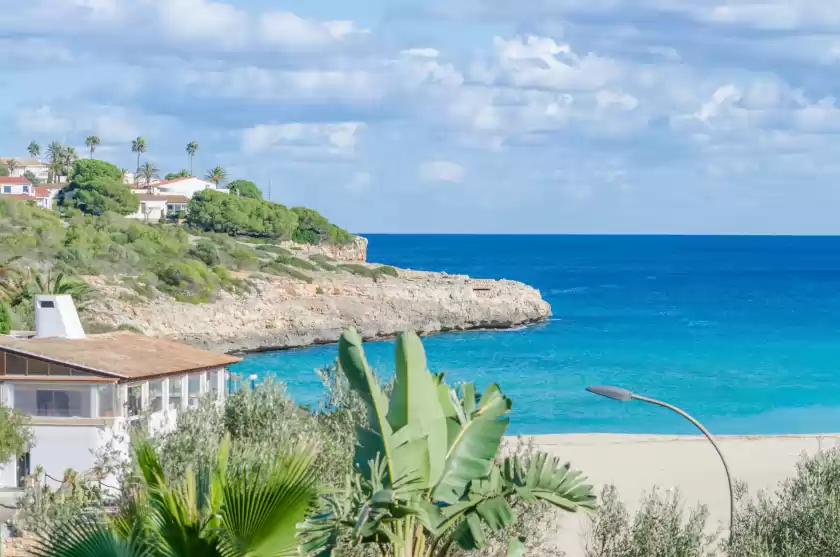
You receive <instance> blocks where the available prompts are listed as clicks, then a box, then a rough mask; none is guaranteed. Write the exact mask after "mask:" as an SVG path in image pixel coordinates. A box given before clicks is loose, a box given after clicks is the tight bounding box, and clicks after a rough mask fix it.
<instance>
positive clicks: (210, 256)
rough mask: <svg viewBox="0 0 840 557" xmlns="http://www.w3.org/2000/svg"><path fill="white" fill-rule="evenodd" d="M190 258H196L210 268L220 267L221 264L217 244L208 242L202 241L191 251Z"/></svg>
mask: <svg viewBox="0 0 840 557" xmlns="http://www.w3.org/2000/svg"><path fill="white" fill-rule="evenodd" d="M188 253H189V255H190V257H194V258H195V259H198V260H199V261H201V262H203V263H204V264H205V265H207V266H208V267H212V266H213V265H218V264H219V263H220V262H221V258H220V257H219V250H218V249H216V246H215V244H213V242H210V241H208V240H201V241H199V242H198V243H197V244H196V245H195V246H193V247H191V248H190V250H189V252H188Z"/></svg>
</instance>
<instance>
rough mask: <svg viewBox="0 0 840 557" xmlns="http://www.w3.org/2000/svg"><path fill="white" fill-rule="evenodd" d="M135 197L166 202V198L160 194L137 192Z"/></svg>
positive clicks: (142, 199)
mask: <svg viewBox="0 0 840 557" xmlns="http://www.w3.org/2000/svg"><path fill="white" fill-rule="evenodd" d="M137 197H138V198H139V199H140V201H160V202H162V203H165V202H166V198H165V197H164V196H162V195H157V194H154V193H138V194H137Z"/></svg>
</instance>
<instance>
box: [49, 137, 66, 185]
mask: <svg viewBox="0 0 840 557" xmlns="http://www.w3.org/2000/svg"><path fill="white" fill-rule="evenodd" d="M64 150H65V149H64V145H62V144H61V142H60V141H52V142H50V144H49V145H47V160H49V161H50V180H49V181H50V183H52V182H53V179H55V181H58V178H59V177H61V170H62V164H63V162H62V160H63V158H64Z"/></svg>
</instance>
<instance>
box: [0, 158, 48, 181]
mask: <svg viewBox="0 0 840 557" xmlns="http://www.w3.org/2000/svg"><path fill="white" fill-rule="evenodd" d="M13 158H14V160H15V161H17V164H18V167H17V168H15V169H14V170H13V171H11V172H10V174H11V175H12V176H23V175H24V174H26V172H27V171H29V172H31V173H32V174H34V175H35V177H36V178H37V179H38V180H40V181H41V182H46V181H47V179H48V178H49V175H50V165H49V164H47V163H45V162H42V161H40V160H38V159H18V158H15V157H0V163H3V164H5V165H7V164H9V161H10V160H12V159H13Z"/></svg>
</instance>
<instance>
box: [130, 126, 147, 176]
mask: <svg viewBox="0 0 840 557" xmlns="http://www.w3.org/2000/svg"><path fill="white" fill-rule="evenodd" d="M131 152H132V153H137V168H140V155H141V154H142V153H145V152H146V140H145V139H143V138H142V137H140V136H138V137H137V139H135V140H134V141H132V142H131ZM134 179H135V181H136V180H137V177H136V176H135V177H134Z"/></svg>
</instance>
